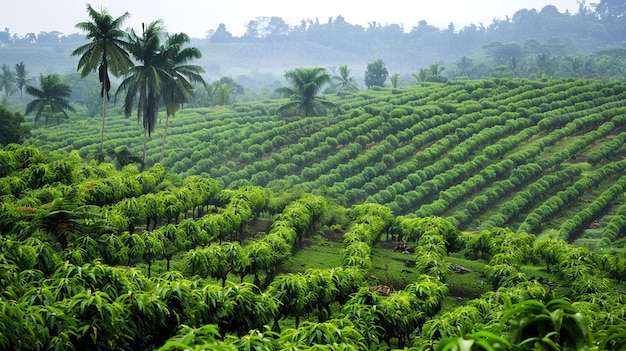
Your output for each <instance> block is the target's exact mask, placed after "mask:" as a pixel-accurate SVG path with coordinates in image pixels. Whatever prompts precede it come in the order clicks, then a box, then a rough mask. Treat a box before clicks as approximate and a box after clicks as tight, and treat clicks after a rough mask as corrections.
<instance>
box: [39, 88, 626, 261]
mask: <svg viewBox="0 0 626 351" xmlns="http://www.w3.org/2000/svg"><path fill="white" fill-rule="evenodd" d="M327 98H328V99H330V100H332V101H334V102H335V103H337V104H339V105H340V107H341V111H340V112H339V113H337V114H333V113H331V112H329V114H328V115H325V116H318V117H307V118H303V117H283V116H278V115H276V113H275V111H276V109H277V108H278V107H279V106H280V105H281V104H282V103H284V102H285V101H284V100H266V101H259V102H253V103H239V104H234V105H232V106H226V107H212V108H186V109H184V110H182V111H181V112H179V113H178V114H177V115H176V116H175V118H172V119H170V125H169V127H168V130H167V144H166V147H165V152H164V154H163V157H162V159H161V158H160V150H161V144H162V140H163V131H164V128H163V127H164V126H163V124H164V119H163V121H161V123H160V124H159V125H158V126H157V131H156V132H155V133H154V134H153V135H152V136H151V137H150V139H149V141H148V153H147V157H146V166H151V165H153V164H155V163H158V162H160V163H161V164H162V165H163V166H164V167H165V168H166V169H168V170H171V171H173V172H175V173H178V174H180V175H181V176H182V177H187V176H191V175H202V176H206V177H211V178H214V179H217V180H218V181H220V182H221V183H222V184H223V185H224V186H225V187H228V188H236V187H239V186H242V185H259V186H262V187H267V188H269V189H272V190H275V191H294V192H307V193H313V194H317V195H323V196H325V197H327V198H329V199H332V200H333V201H336V202H337V203H339V204H340V205H345V206H350V205H352V204H357V203H363V202H371V203H378V204H383V205H385V206H387V207H389V208H390V209H391V210H392V211H393V213H394V214H395V215H403V216H415V217H428V216H440V217H443V218H445V219H447V220H449V221H450V222H451V223H452V224H454V225H455V226H457V227H458V228H459V229H461V230H467V231H473V230H484V229H490V228H494V227H510V228H511V229H512V230H514V231H517V232H527V233H533V234H543V235H549V236H553V237H558V238H562V239H565V240H568V241H570V242H572V241H574V240H577V239H578V240H581V241H580V242H581V243H585V244H586V245H589V246H591V247H593V248H595V249H605V250H608V249H610V248H611V247H615V245H616V244H615V243H616V242H618V241H619V240H620V239H621V237H622V233H623V232H624V230H623V229H624V220H623V219H621V220H619V219H614V218H615V217H618V218H623V217H621V215H619V216H614V214H616V213H620V214H623V213H624V195H623V194H624V187H625V186H626V178H625V177H622V175H623V174H624V168H625V167H626V160H624V155H625V154H624V152H625V151H626V149H625V148H624V146H623V145H624V143H623V142H624V139H625V138H626V131H625V130H624V124H625V123H626V106H625V104H624V102H625V101H626V84H624V83H621V82H608V83H606V82H601V81H589V80H574V79H545V80H522V79H519V80H515V79H513V80H505V79H494V80H477V81H451V82H449V83H444V84H438V83H428V84H423V85H418V86H411V87H405V88H399V89H392V88H381V89H376V90H367V91H359V92H356V93H351V94H347V95H344V96H341V97H338V96H327ZM112 111H113V112H112V114H115V111H116V108H113V109H112ZM118 112H119V109H118ZM162 114H163V113H162ZM107 123H108V125H107V129H106V131H105V148H106V149H116V150H121V149H122V148H128V150H129V151H130V152H131V154H134V155H140V154H141V150H142V130H141V128H140V126H139V125H137V123H136V121H135V120H134V118H131V119H125V118H123V117H122V116H120V115H116V116H112V117H110V118H109V120H108V122H107ZM98 136H99V125H98V123H94V120H91V119H82V118H81V119H73V120H70V121H65V122H64V123H62V124H61V125H58V126H54V125H49V126H37V127H36V128H35V129H33V137H32V138H31V140H29V141H28V144H31V145H34V146H37V147H39V148H41V149H44V150H65V151H67V152H70V151H72V150H77V151H78V153H79V154H80V155H81V157H83V158H85V159H90V158H91V157H92V155H93V152H94V151H95V150H96V148H97V146H98V141H99V139H98Z"/></svg>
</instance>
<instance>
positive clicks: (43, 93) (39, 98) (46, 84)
mask: <svg viewBox="0 0 626 351" xmlns="http://www.w3.org/2000/svg"><path fill="white" fill-rule="evenodd" d="M39 84H40V85H41V88H35V87H33V86H30V85H29V86H26V93H27V94H28V95H31V96H33V97H35V100H33V101H31V102H29V103H28V105H26V111H25V113H26V114H29V113H31V112H33V111H35V110H36V111H37V114H36V115H35V123H36V122H37V121H39V117H41V114H42V113H43V112H44V110H45V111H46V112H47V113H46V114H45V117H46V122H45V124H48V118H49V117H52V116H54V114H55V113H63V115H64V116H65V118H66V119H68V118H69V116H68V115H67V112H65V110H69V111H71V112H76V110H75V109H74V108H73V107H72V106H71V105H70V104H69V103H68V102H67V100H66V99H67V98H69V97H70V93H71V92H72V90H70V87H68V86H67V85H65V84H62V83H61V78H59V75H58V74H48V75H45V76H40V77H39Z"/></svg>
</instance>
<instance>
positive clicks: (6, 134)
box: [0, 105, 30, 145]
mask: <svg viewBox="0 0 626 351" xmlns="http://www.w3.org/2000/svg"><path fill="white" fill-rule="evenodd" d="M22 123H24V116H22V115H21V114H19V113H18V112H16V113H11V111H9V110H8V109H7V108H6V107H5V106H2V105H0V145H7V144H11V143H21V142H22V140H23V139H24V138H25V137H27V136H28V134H29V133H30V130H29V129H28V127H26V126H24V125H22Z"/></svg>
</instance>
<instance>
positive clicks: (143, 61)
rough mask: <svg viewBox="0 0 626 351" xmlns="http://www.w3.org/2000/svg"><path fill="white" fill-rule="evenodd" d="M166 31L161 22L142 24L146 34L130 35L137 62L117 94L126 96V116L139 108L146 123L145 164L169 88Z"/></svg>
mask: <svg viewBox="0 0 626 351" xmlns="http://www.w3.org/2000/svg"><path fill="white" fill-rule="evenodd" d="M163 35H164V29H163V25H162V23H161V21H154V22H151V23H149V24H148V25H145V24H143V25H142V33H141V35H138V34H137V33H136V32H135V31H134V30H131V32H130V44H131V47H130V53H131V54H132V55H133V56H134V57H135V59H136V60H137V64H136V65H135V66H134V67H132V68H131V69H130V71H129V73H128V76H127V77H126V78H125V79H124V81H122V83H121V84H120V86H119V87H118V88H117V91H116V92H115V96H116V98H117V97H118V96H119V95H120V94H122V93H123V94H124V115H125V116H126V117H130V115H132V113H133V109H134V107H135V106H136V107H137V121H139V119H142V121H143V129H144V134H143V136H144V137H143V154H142V157H141V160H142V163H143V162H145V160H146V143H147V138H148V137H149V136H150V135H151V134H152V132H153V131H154V127H155V125H156V122H157V115H158V112H159V101H160V99H161V94H162V92H163V89H164V87H165V85H166V82H167V79H168V77H169V73H168V71H167V68H166V67H163V62H162V56H161V55H159V54H160V52H161V49H162V47H161V41H162V38H163Z"/></svg>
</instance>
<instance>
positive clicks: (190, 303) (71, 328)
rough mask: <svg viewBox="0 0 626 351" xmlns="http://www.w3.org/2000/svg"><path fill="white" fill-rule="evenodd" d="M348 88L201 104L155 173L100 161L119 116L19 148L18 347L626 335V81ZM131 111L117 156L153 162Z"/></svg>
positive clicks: (6, 282)
mask: <svg viewBox="0 0 626 351" xmlns="http://www.w3.org/2000/svg"><path fill="white" fill-rule="evenodd" d="M327 98H328V99H330V100H332V101H334V102H335V103H337V104H339V105H340V106H341V110H340V111H339V112H338V113H337V114H334V113H330V111H329V114H328V115H324V116H317V117H295V116H294V117H284V116H279V115H277V114H276V113H275V111H276V109H277V108H278V107H279V106H281V104H283V103H284V102H286V100H271V101H270V100H268V101H259V102H251V103H240V104H235V105H232V106H226V107H224V108H221V107H215V108H208V107H207V108H187V109H184V110H182V111H180V112H179V113H177V115H176V117H175V118H173V119H170V125H169V126H168V131H167V135H168V137H167V143H166V144H165V152H164V154H163V157H162V159H161V156H160V151H161V146H162V142H163V133H164V126H163V122H164V121H162V122H161V124H159V125H158V126H157V129H156V132H155V133H153V134H152V136H151V137H150V139H149V141H148V148H147V158H146V164H145V166H144V167H143V169H141V167H140V165H139V164H130V165H126V166H124V167H122V166H121V165H120V164H119V162H118V161H119V160H116V159H111V158H108V159H107V160H106V161H107V162H105V163H98V162H96V161H95V160H93V155H94V152H95V151H96V150H97V148H98V145H99V131H100V125H99V123H96V121H98V122H99V119H97V118H96V119H87V118H76V119H70V120H69V121H63V122H62V123H61V124H60V125H47V126H43V125H37V126H34V128H33V130H32V137H31V138H30V139H28V140H27V141H26V142H25V143H24V145H16V144H12V145H8V146H6V147H4V148H3V149H1V150H0V165H2V167H0V196H1V197H0V198H1V200H2V202H1V203H0V206H1V207H0V234H1V235H0V311H2V313H1V314H0V331H2V333H0V348H3V349H4V348H14V349H15V348H18V349H19V348H21V349H25V350H43V349H76V350H78V349H80V350H82V349H107V350H108V349H111V350H112V349H115V350H120V349H121V350H127V349H128V350H144V349H146V350H147V349H158V348H161V349H162V350H175V349H190V350H214V349H215V350H377V349H382V350H389V349H398V350H402V349H405V350H431V349H433V348H435V345H437V346H436V349H442V348H444V347H447V348H446V349H449V348H453V345H469V344H471V343H472V342H474V345H476V346H479V345H482V346H481V348H479V349H504V350H520V349H521V350H527V349H528V350H530V349H547V348H550V347H551V346H554V347H553V348H552V349H555V350H557V349H558V350H569V349H580V350H582V349H597V350H604V349H607V350H608V349H620V348H622V347H624V346H623V345H626V335H625V334H624V333H623V330H626V319H625V318H624V316H625V315H626V312H625V311H626V310H625V309H624V307H623V306H624V297H625V296H626V295H625V294H624V291H625V290H626V289H625V288H624V286H623V282H622V281H623V279H624V277H625V275H624V274H625V272H626V259H625V258H624V255H623V245H624V242H625V239H624V238H623V236H624V235H623V233H625V232H626V229H625V226H626V218H624V216H625V215H626V206H625V205H624V203H625V199H624V192H625V187H626V177H624V176H623V173H624V167H626V161H625V160H624V157H623V156H624V151H625V149H624V143H623V140H624V138H626V134H624V125H625V124H626V106H624V101H625V99H626V85H625V84H623V83H620V82H609V83H605V82H600V81H587V80H570V79H554V80H500V79H495V80H478V81H452V82H449V83H444V84H438V83H428V84H424V85H418V86H413V87H407V88H400V89H392V88H380V89H375V90H368V91H361V92H356V93H352V94H347V95H344V96H341V97H338V96H327ZM110 113H111V117H109V118H108V120H107V127H106V130H105V149H113V150H116V151H120V150H122V149H123V148H126V149H128V150H129V151H130V152H131V154H133V155H138V156H139V155H140V154H141V150H142V130H141V128H140V127H139V126H138V125H137V124H136V121H135V120H134V119H125V118H123V117H121V115H120V111H119V107H113V108H111V109H110ZM161 114H163V113H161ZM30 122H31V123H32V121H30ZM109 162H110V163H109ZM578 312H580V313H578ZM524 328H526V329H524ZM472 340H473V341H472ZM485 345H489V347H491V348H489V347H487V346H485ZM472 349H475V348H472Z"/></svg>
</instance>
